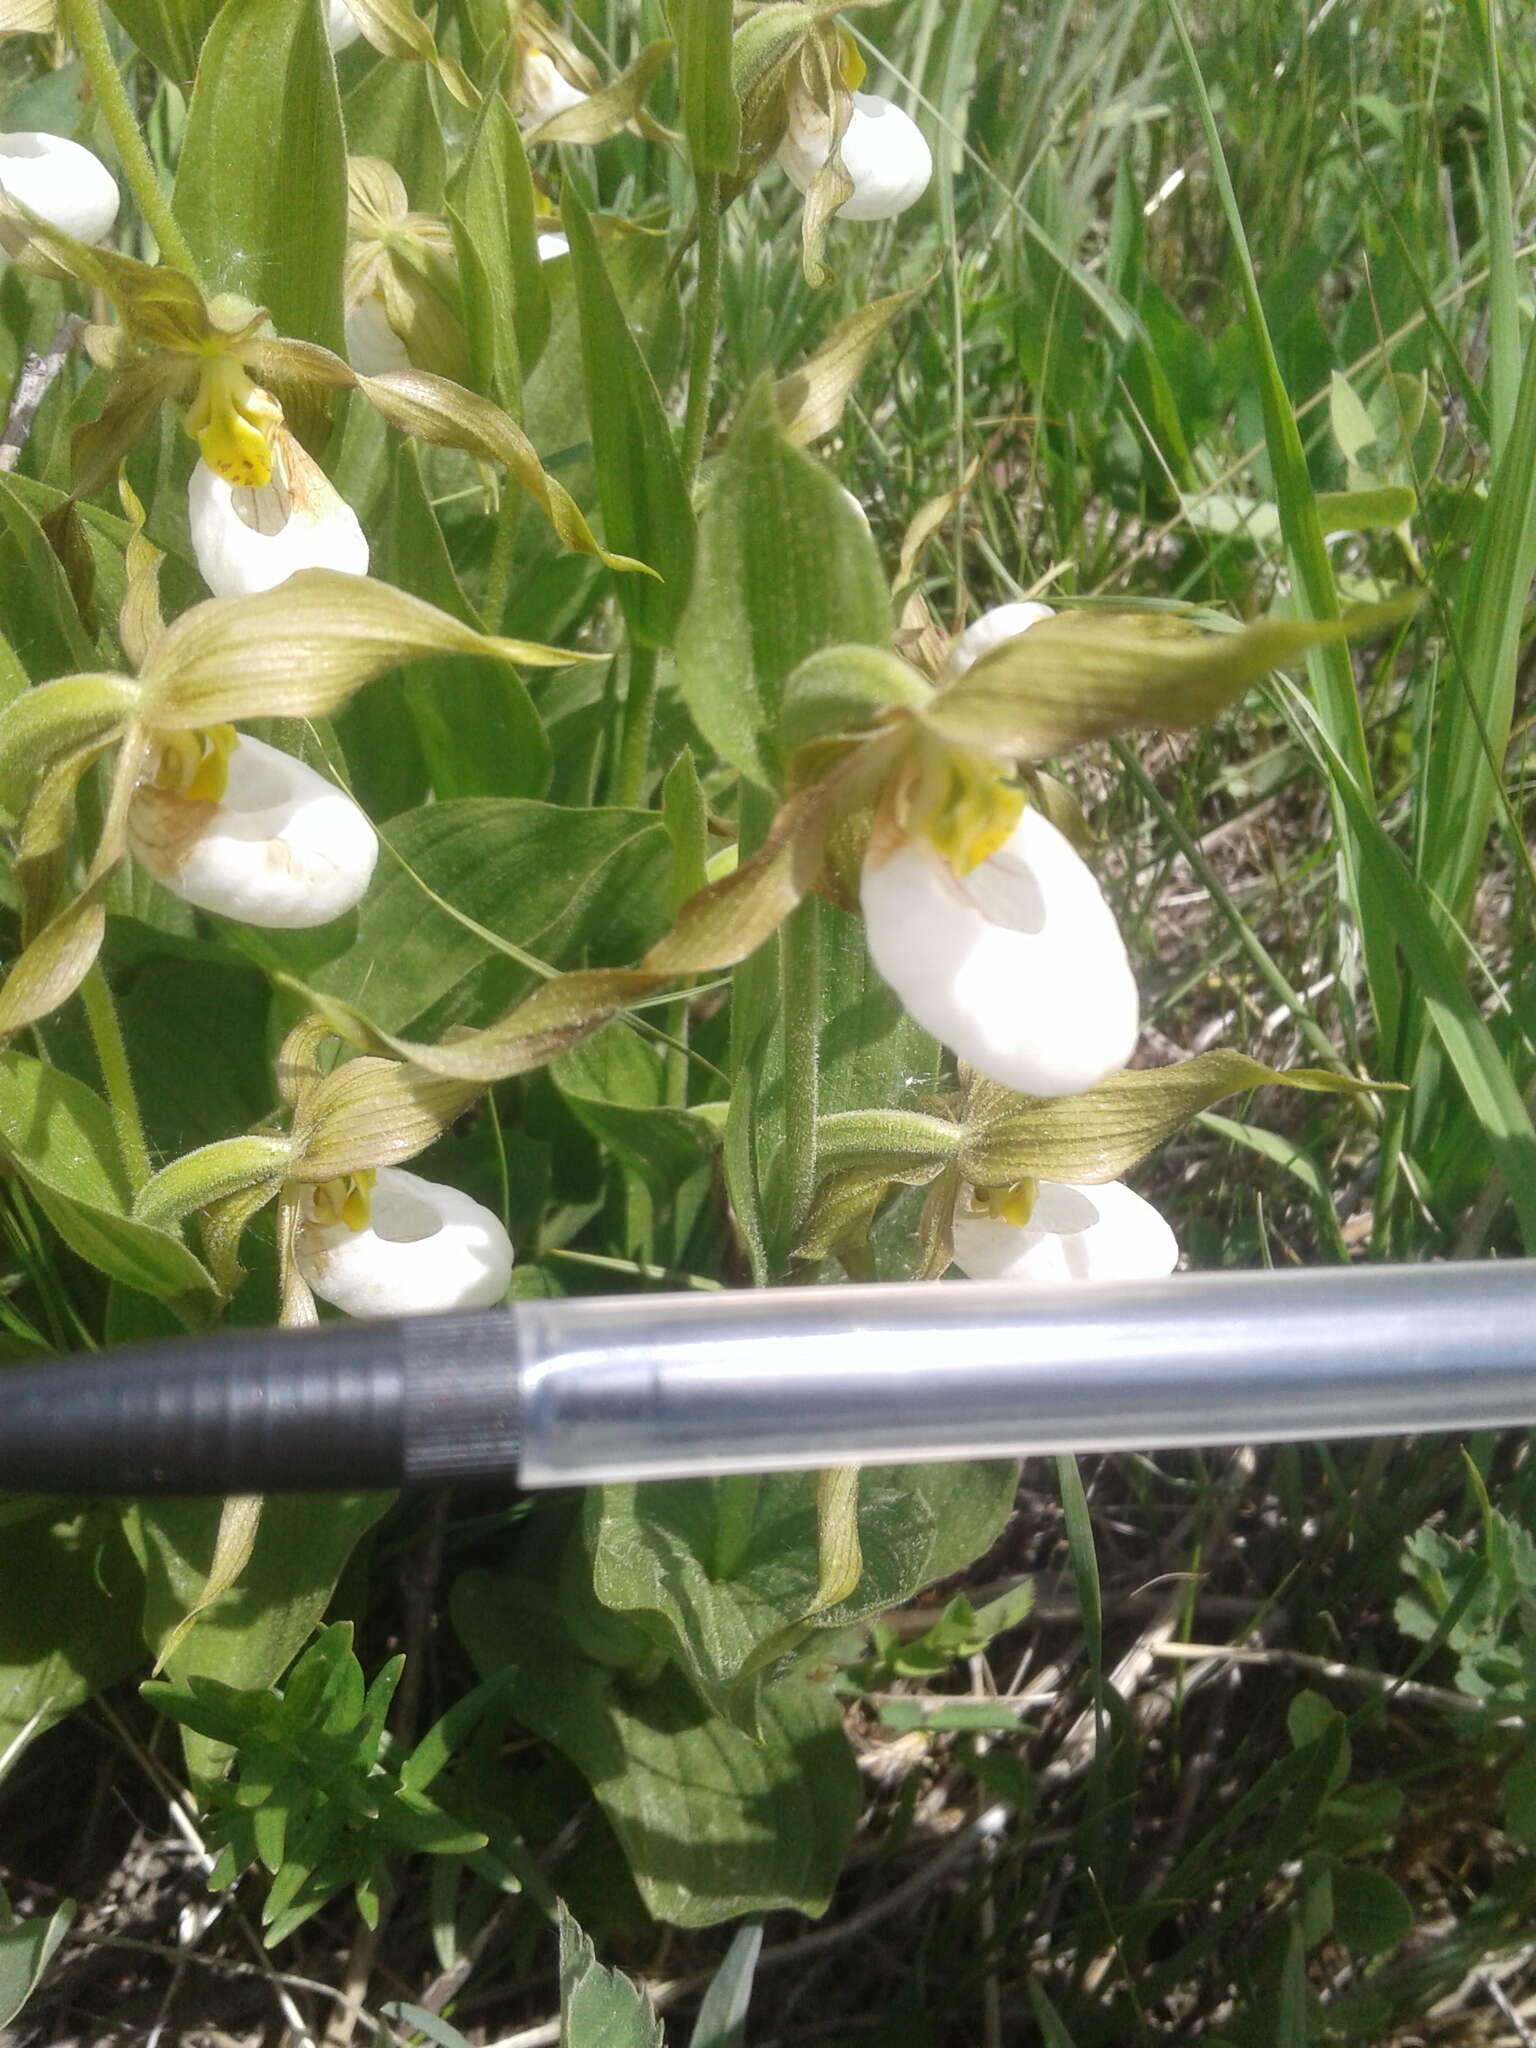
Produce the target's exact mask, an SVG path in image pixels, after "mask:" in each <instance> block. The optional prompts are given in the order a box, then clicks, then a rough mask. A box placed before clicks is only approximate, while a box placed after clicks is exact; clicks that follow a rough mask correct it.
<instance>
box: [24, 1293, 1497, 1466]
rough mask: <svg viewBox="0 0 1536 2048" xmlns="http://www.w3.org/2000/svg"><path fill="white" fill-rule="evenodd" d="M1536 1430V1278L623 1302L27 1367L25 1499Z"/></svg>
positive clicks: (223, 1335)
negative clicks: (51, 1495)
mask: <svg viewBox="0 0 1536 2048" xmlns="http://www.w3.org/2000/svg"><path fill="white" fill-rule="evenodd" d="M1532 1422H1536V1261H1526V1260H1509V1261H1492V1262H1485V1263H1479V1264H1466V1265H1425V1266H1363V1267H1347V1268H1328V1269H1323V1270H1318V1271H1311V1270H1309V1271H1297V1272H1287V1273H1203V1274H1184V1275H1175V1276H1173V1277H1171V1278H1169V1279H1167V1280H1159V1281H1151V1282H1139V1283H1135V1284H1128V1285H1109V1286H1092V1287H1070V1286H1063V1287H1058V1288H1051V1289H1043V1290H1038V1291H1036V1290H1028V1289H1023V1288H1020V1287H1019V1286H1017V1285H1015V1284H1011V1283H1008V1282H966V1283H962V1284H953V1283H937V1284H932V1285H910V1286H908V1285H883V1286H856V1287H807V1288H785V1289H764V1290H758V1291H742V1292H740V1293H719V1294H655V1295H608V1296H586V1297H576V1298H572V1299H567V1300H542V1301H521V1302H513V1303H510V1304H509V1305H508V1306H507V1307H505V1308H501V1309H494V1310H489V1311H485V1312H482V1313H478V1314H474V1315H445V1316H424V1317H413V1318H409V1319H405V1320H401V1321H398V1322H339V1323H327V1324H322V1325H319V1326H317V1327H314V1328H309V1329H303V1330H294V1331H286V1330H258V1331H247V1330H239V1331H225V1330H220V1331H217V1332H214V1333H211V1334H208V1335H203V1336H192V1337H187V1338H183V1339H180V1340H174V1341H171V1342H167V1343H163V1344H150V1345H140V1346H134V1347H130V1348H126V1349H123V1350H121V1351H118V1352H115V1353H107V1354H104V1355H100V1356H97V1357H94V1358H91V1359H88V1360H81V1359H71V1360H68V1361H64V1362H61V1363H58V1364H52V1365H29V1366H23V1367H14V1368H11V1369H9V1370H7V1371H6V1372H5V1373H4V1374H3V1375H0V1487H5V1488H8V1489H13V1490H25V1491H27V1492H29V1493H74V1492H91V1493H113V1492H123V1493H186V1494H196V1493H218V1494H222V1493H258V1492H292V1491H327V1492H339V1491H351V1490H355V1489H357V1488H368V1487H397V1486H420V1485H433V1484H439V1483H443V1482H447V1481H451V1480H459V1479H473V1480H480V1481H486V1480H491V1481H498V1480H499V1481H504V1482H506V1483H507V1484H508V1485H509V1486H517V1487H553V1486H567V1485H589V1484H593V1483H596V1482H599V1481H605V1480H613V1479H667V1478H689V1477H699V1476H708V1475H723V1474H726V1473H733V1472H762V1471H787V1470H794V1469H805V1468H816V1467H822V1466H828V1465H843V1464H893V1463H916V1462H923V1461H926V1460H939V1459H949V1458H986V1457H1014V1456H1028V1455H1030V1454H1032V1453H1045V1452H1060V1451H1077V1452H1101V1451H1124V1450H1154V1449H1163V1448H1169V1447H1173V1446H1180V1445H1187V1446H1203V1445H1216V1444H1230V1443H1269V1442H1289V1441H1299V1440H1307V1439H1317V1440H1323V1439H1329V1438H1338V1437H1348V1436H1387V1435H1396V1434H1401V1433H1413V1432H1420V1431H1435V1430H1450V1431H1458V1432H1465V1431H1470V1430H1476V1429H1489V1428H1497V1427H1503V1426H1510V1425H1517V1424H1528V1423H1532Z"/></svg>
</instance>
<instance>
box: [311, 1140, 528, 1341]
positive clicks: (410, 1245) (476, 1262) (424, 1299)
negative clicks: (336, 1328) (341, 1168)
mask: <svg viewBox="0 0 1536 2048" xmlns="http://www.w3.org/2000/svg"><path fill="white" fill-rule="evenodd" d="M338 1198H339V1199H338ZM294 1257H295V1263H296V1265H297V1266H298V1269H299V1272H300V1274H301V1275H302V1277H303V1279H304V1280H305V1282H306V1283H307V1285H308V1286H309V1287H310V1288H311V1289H312V1290H313V1292H314V1293H316V1294H318V1295H319V1296H320V1298H321V1300H322V1301H328V1302H330V1303H331V1304H332V1306H333V1307H335V1308H339V1309H344V1310H345V1311H346V1313H347V1314H348V1315H349V1316H360V1317H369V1318H377V1317H381V1316H409V1315H425V1314H431V1313H433V1312H434V1311H438V1310H444V1309H474V1308H493V1307H494V1306H495V1305H496V1303H497V1302H499V1301H500V1300H501V1299H502V1298H503V1297H504V1295H505V1294H506V1291H507V1283H508V1281H509V1280H510V1279H511V1277H512V1240H511V1239H510V1238H509V1237H508V1236H507V1233H506V1231H505V1230H504V1229H503V1228H502V1226H501V1224H500V1222H499V1221H498V1220H497V1218H496V1217H495V1216H493V1215H492V1214H491V1212H490V1210H489V1209H487V1208H485V1207H483V1206H482V1205H481V1204H480V1203H479V1202H475V1201H471V1200H470V1198H469V1196H468V1195H465V1194H461V1193H460V1191H459V1190H458V1189H457V1188H451V1187H443V1186H440V1185H439V1184H438V1183H437V1182H436V1181H430V1180H423V1179H422V1177H421V1175H420V1174H417V1173H407V1172H405V1171H404V1169H402V1168H400V1167H397V1166H381V1167H379V1168H378V1170H377V1171H376V1172H375V1173H371V1174H354V1175H350V1176H348V1180H347V1182H346V1183H344V1184H343V1183H333V1182H327V1183H326V1184H325V1185H323V1186H321V1187H319V1188H314V1189H308V1188H306V1189H305V1190H304V1192H303V1194H302V1195H301V1197H300V1220H299V1225H298V1231H297V1236H296V1240H295V1245H294Z"/></svg>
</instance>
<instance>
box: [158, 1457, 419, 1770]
mask: <svg viewBox="0 0 1536 2048" xmlns="http://www.w3.org/2000/svg"><path fill="white" fill-rule="evenodd" d="M336 1480H337V1489H338V1490H337V1492H336V1493H334V1494H323V1495H312V1496H306V1495H297V1494H275V1495H273V1496H272V1497H271V1498H270V1499H268V1500H267V1501H266V1503H265V1505H264V1509H263V1513H262V1517H261V1523H260V1527H259V1528H258V1529H257V1531H256V1537H255V1542H254V1545H253V1547H252V1550H251V1554H250V1557H249V1559H248V1561H247V1563H246V1566H245V1569H244V1571H243V1572H242V1573H241V1575H240V1579H239V1582H238V1584H236V1585H234V1586H232V1587H231V1588H230V1589H229V1590H228V1591H227V1592H225V1593H223V1594H222V1595H221V1596H220V1597H219V1598H218V1599H217V1600H216V1601H215V1602H214V1603H213V1605H212V1606H211V1607H206V1608H204V1609H203V1611H202V1612H201V1613H198V1614H197V1616H196V1619H195V1620H194V1621H193V1623H192V1626H191V1627H190V1628H189V1629H187V1630H185V1631H184V1632H183V1633H182V1635H181V1638H180V1640H179V1642H178V1643H177V1645H176V1648H175V1650H174V1653H173V1654H172V1655H171V1656H170V1657H169V1659H168V1660H167V1666H166V1668H167V1670H168V1671H169V1673H170V1676H171V1677H172V1678H173V1679H175V1680H176V1682H177V1683H178V1684H181V1685H184V1684H186V1682H187V1681H188V1680H189V1679H191V1678H194V1677H201V1678H215V1679H218V1680H220V1681H221V1682H222V1683H223V1684H225V1685H231V1686H234V1687H236V1688H237V1689H238V1690H241V1691H253V1690H260V1689H261V1688H263V1687H265V1686H268V1685H271V1684H273V1683H274V1681H275V1680H277V1679H278V1678H280V1677H281V1675H282V1673H283V1672H284V1671H285V1670H286V1669H287V1667H288V1665H289V1663H290V1661H291V1660H292V1658H293V1657H294V1655H295V1654H296V1653H297V1652H298V1650H299V1649H300V1648H301V1647H302V1646H303V1644H304V1642H305V1640H306V1639H307V1638H308V1636H309V1634H310V1631H311V1630H312V1629H313V1628H314V1626H315V1624H316V1622H318V1621H319V1619H320V1617H321V1615H322V1614H323V1613H324V1611H325V1607H326V1603H327V1602H328V1601H329V1599H330V1597H331V1594H332V1592H333V1591H334V1589H335V1585H336V1580H337V1578H338V1577H339V1576H340V1573H341V1568H342V1566H343V1565H344V1564H345V1563H346V1561H347V1558H348V1557H349V1556H350V1554H351V1552H352V1549H353V1547H354V1545H355V1544H356V1543H357V1541H358V1538H359V1537H360V1536H361V1535H362V1534H363V1533H364V1531H365V1530H367V1529H368V1528H370V1527H371V1526H372V1525H373V1523H374V1522H376V1521H377V1520H378V1518H379V1516H380V1515H381V1514H382V1513H383V1512H384V1509H385V1508H386V1507H387V1506H388V1504H389V1502H388V1496H387V1495H385V1494H376V1493H375V1494H357V1493H350V1494H349V1493H344V1492H342V1491H341V1489H342V1488H343V1487H344V1486H345V1484H346V1480H347V1474H346V1473H345V1472H342V1471H338V1473H337V1475H336ZM222 1514H223V1503H222V1502H220V1501H217V1500H165V1501H138V1502H135V1503H133V1504H132V1505H130V1506H129V1507H127V1508H126V1509H125V1510H124V1514H123V1529H124V1533H125V1535H126V1536H127V1538H128V1541H129V1543H130V1544H131V1545H132V1547H133V1552H134V1555H135V1556H136V1557H137V1559H138V1561H139V1565H140V1568H141V1570H142V1572H143V1575H144V1590H143V1593H142V1596H141V1598H140V1599H139V1601H138V1603H137V1606H136V1608H135V1609H133V1610H131V1611H133V1612H134V1613H135V1616H136V1621H137V1629H138V1632H139V1635H140V1639H141V1641H142V1643H143V1644H144V1646H145V1647H146V1648H147V1649H148V1650H149V1651H150V1652H151V1654H152V1655H154V1656H157V1657H158V1656H159V1655H160V1654H161V1652H162V1650H163V1648H164V1646H165V1644H166V1643H167V1641H168V1640H169V1639H170V1638H171V1636H172V1635H173V1633H174V1632H175V1631H176V1630H177V1629H178V1628H179V1626H180V1624H181V1623H182V1621H183V1620H184V1618H185V1617H186V1616H187V1615H188V1614H189V1613H192V1612H193V1611H194V1610H195V1609H196V1607H197V1605H198V1602H199V1600H200V1599H201V1597H202V1594H203V1592H204V1589H205V1588H206V1586H207V1584H208V1577H209V1572H210V1568H211V1565H212V1562H213V1558H214V1553H215V1548H216V1544H217V1539H218V1529H219V1523H220V1519H221V1517H222ZM187 1753H188V1757H189V1759H190V1760H191V1762H192V1766H193V1769H194V1770H197V1771H201V1772H205V1773H206V1772H208V1771H211V1770H213V1769H216V1768H217V1767H218V1752H217V1745H216V1744H215V1743H212V1742H210V1741H206V1740H205V1739H204V1738H203V1737H201V1736H189V1737H188V1738H187Z"/></svg>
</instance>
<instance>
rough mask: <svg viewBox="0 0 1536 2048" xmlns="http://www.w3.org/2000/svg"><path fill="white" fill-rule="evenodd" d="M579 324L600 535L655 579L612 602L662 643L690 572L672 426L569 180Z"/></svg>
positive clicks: (654, 642) (568, 227) (626, 586)
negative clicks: (646, 568) (600, 510)
mask: <svg viewBox="0 0 1536 2048" xmlns="http://www.w3.org/2000/svg"><path fill="white" fill-rule="evenodd" d="M561 218H562V220H563V222H564V225H565V231H566V234H567V236H568V237H569V240H570V245H571V275H572V279H573V282H574V284H575V289H576V303H577V309H578V312H579V314H580V320H581V355H582V363H583V366H584V369H585V373H586V385H587V415H588V418H589V419H590V421H591V425H592V454H593V460H594V462H595V465H596V469H597V491H598V499H599V502H600V503H601V505H602V508H603V526H604V538H605V540H606V541H607V544H608V546H609V547H610V548H615V549H617V550H618V551H619V552H620V553H622V554H625V555H629V556H632V557H634V558H635V559H637V560H639V561H642V562H646V563H649V565H650V566H651V568H652V569H654V570H655V571H656V575H657V578H659V580H658V581H651V580H650V579H647V578H641V577H624V578H622V579H621V580H620V582H619V585H618V599H619V603H620V604H621V605H622V606H623V609H624V616H625V618H626V620H627V621H628V624H629V629H630V632H631V634H633V635H634V636H635V637H636V638H637V639H638V640H640V641H642V642H643V643H644V644H645V645H647V646H651V647H669V646H670V645H671V644H672V641H673V639H674V638H675V636H676V633H677V625H678V620H679V619H680V617H681V616H682V611H683V606H684V604H685V603H686V602H687V598H688V588H689V583H690V580H691V578H692V574H693V556H694V523H693V510H692V507H691V506H690V504H689V502H688V491H687V486H686V485H685V484H684V481H683V473H682V468H681V465H680V463H679V461H678V456H677V449H676V447H675V445H674V442H673V439H672V428H671V425H670V423H669V421H668V419H667V415H666V411H665V409H664V408H663V406H662V403H661V399H660V397H659V396H658V395H657V391H656V386H655V383H654V381H653V380H652V377H651V373H650V370H649V368H648V367H647V365H646V361H645V357H644V356H643V355H642V354H641V352H640V345H639V343H638V342H637V341H636V340H635V337H634V335H633V334H632V333H631V332H630V328H629V323H628V321H627V320H626V319H625V317H624V309H623V306H622V305H621V304H620V302H619V297H618V294H617V292H616V291H615V290H614V288H613V284H612V281H611V280H610V278H609V276H608V272H607V270H606V268H605V266H604V263H603V257H602V252H601V250H600V249H599V247H598V242H597V237H596V235H595V234H594V233H593V229H592V223H591V220H590V219H589V217H588V215H587V210H586V208H585V207H584V206H583V205H582V203H581V198H580V195H579V194H578V192H577V189H576V182H575V180H574V179H567V180H566V182H565V187H564V190H563V192H562V195H561Z"/></svg>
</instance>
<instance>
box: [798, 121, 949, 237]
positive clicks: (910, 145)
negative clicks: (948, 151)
mask: <svg viewBox="0 0 1536 2048" xmlns="http://www.w3.org/2000/svg"><path fill="white" fill-rule="evenodd" d="M851 98H852V100H853V112H852V113H851V114H850V115H849V117H848V126H847V127H846V128H845V129H844V131H843V139H842V143H841V145H840V147H839V150H838V154H839V155H840V156H841V158H842V162H843V169H844V170H845V171H846V172H847V173H848V175H849V177H850V178H851V179H852V180H853V192H852V195H851V196H850V197H849V198H847V199H845V200H844V201H843V203H842V205H841V206H839V207H838V208H837V209H836V217H837V218H838V219H840V220H890V219H891V218H892V216H893V215H895V214H898V213H904V212H905V211H906V209H907V208H908V207H909V206H911V205H912V204H913V203H914V201H916V200H918V199H921V198H922V196H923V194H924V193H925V192H926V191H927V189H928V180H929V179H930V178H931V177H932V176H933V152H932V151H931V150H930V149H929V147H928V144H927V142H926V141H925V140H924V137H923V132H922V130H921V129H920V128H919V127H918V125H917V123H916V122H915V121H914V120H913V119H912V118H911V116H910V115H909V114H904V113H903V112H902V110H901V108H900V107H898V106H896V105H895V104H894V103H893V102H892V101H891V100H887V99H882V98H881V97H880V95H879V94H878V93H874V92H856V93H853V94H852V95H851ZM831 154H832V119H831V116H830V115H829V114H828V113H827V112H826V110H825V109H824V108H822V107H819V106H817V105H816V103H815V102H814V101H813V100H811V99H810V98H808V97H805V96H803V95H799V94H796V95H795V96H794V97H792V99H791V101H790V107H789V127H788V129H787V130H786V132H785V135H784V139H783V141H782V142H781V143H780V144H779V150H778V157H779V163H780V165H781V166H782V168H783V169H784V171H785V172H786V173H787V175H788V177H789V181H790V183H791V184H792V185H794V186H795V187H796V188H797V189H798V190H799V191H801V192H806V191H809V189H810V186H811V181H812V179H813V178H814V177H815V176H816V173H817V172H818V171H819V170H820V169H821V168H822V166H823V165H824V164H825V163H826V161H827V159H828V157H829V156H830V155H831Z"/></svg>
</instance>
